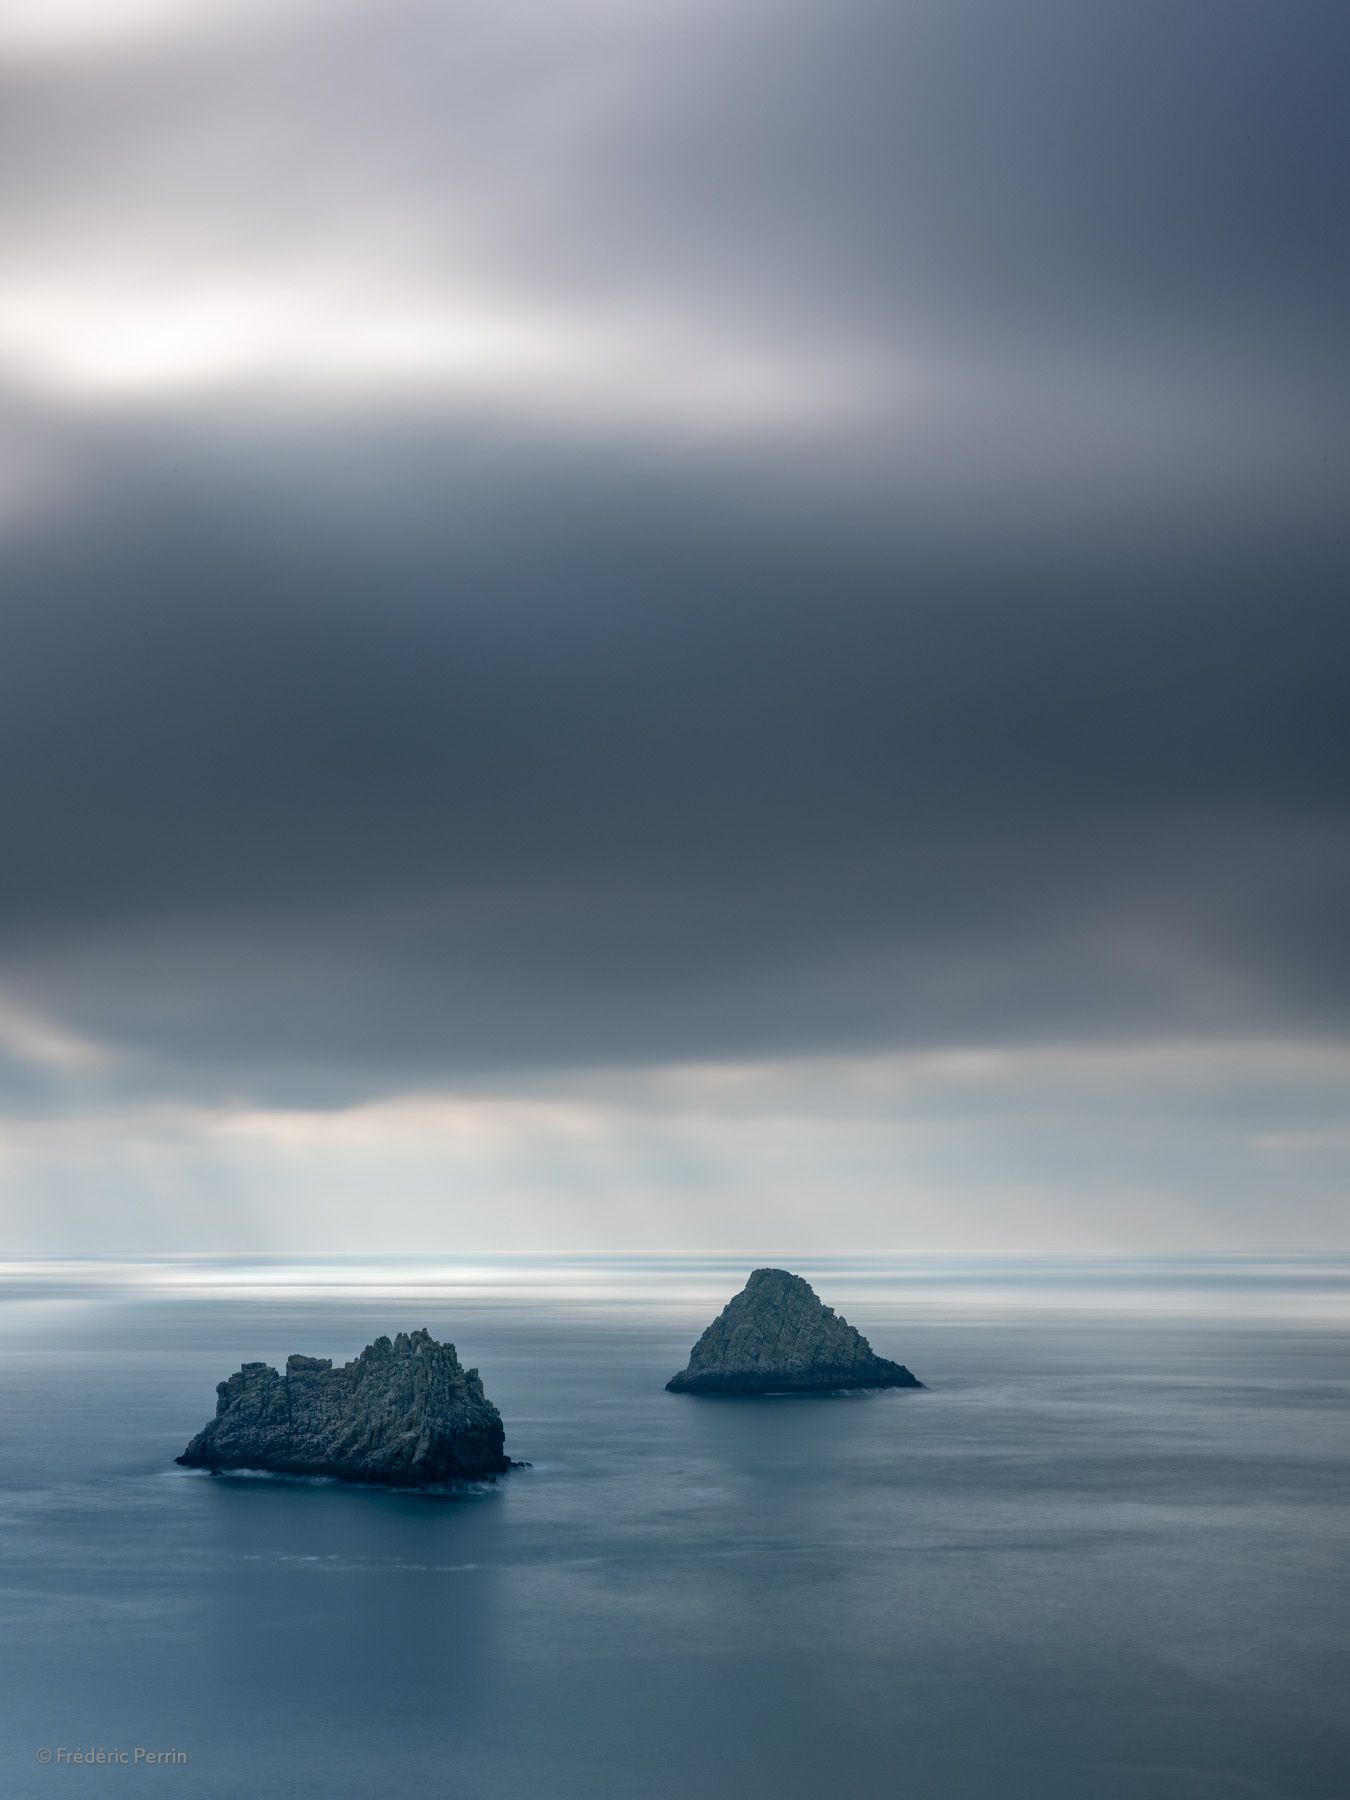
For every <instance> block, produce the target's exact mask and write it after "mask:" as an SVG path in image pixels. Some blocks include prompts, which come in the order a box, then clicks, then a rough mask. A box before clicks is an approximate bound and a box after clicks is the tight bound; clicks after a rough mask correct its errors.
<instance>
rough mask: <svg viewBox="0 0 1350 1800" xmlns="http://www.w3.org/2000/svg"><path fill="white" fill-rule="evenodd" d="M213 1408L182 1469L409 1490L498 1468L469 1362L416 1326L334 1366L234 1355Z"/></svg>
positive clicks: (494, 1419)
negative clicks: (281, 1366)
mask: <svg viewBox="0 0 1350 1800" xmlns="http://www.w3.org/2000/svg"><path fill="white" fill-rule="evenodd" d="M216 1394H217V1396H218V1398H217V1401H216V1416H215V1418H214V1419H213V1420H212V1421H211V1423H210V1424H209V1425H208V1426H207V1427H206V1429H205V1430H204V1431H200V1432H198V1434H197V1436H196V1437H195V1438H193V1440H192V1442H191V1443H190V1444H189V1445H188V1447H187V1449H186V1450H185V1451H184V1452H183V1454H182V1455H181V1456H180V1457H179V1458H178V1459H177V1460H178V1461H179V1462H180V1463H184V1464H186V1466H187V1467H188V1468H191V1469H270V1470H272V1471H273V1472H274V1473H277V1474H284V1475H337V1476H341V1477H342V1479H343V1480H345V1481H380V1482H389V1483H391V1484H393V1485H395V1486H398V1487H420V1486H424V1485H426V1484H428V1483H435V1482H443V1481H466V1480H478V1479H480V1478H481V1477H483V1476H485V1475H500V1474H501V1473H502V1472H503V1470H505V1469H508V1468H510V1466H511V1465H510V1462H509V1460H508V1458H507V1457H506V1455H505V1453H504V1452H503V1449H502V1443H503V1437H504V1433H503V1430H502V1417H501V1414H500V1413H499V1412H498V1411H497V1409H496V1407H495V1406H494V1405H493V1404H492V1402H491V1401H490V1400H489V1399H488V1398H487V1397H486V1395H485V1394H484V1393H483V1384H482V1382H481V1381H480V1380H479V1379H478V1371H477V1369H463V1368H461V1367H460V1362H459V1358H458V1357H457V1356H456V1355H455V1346H454V1345H453V1344H438V1343H437V1342H436V1340H435V1339H434V1338H433V1337H432V1336H431V1335H430V1333H429V1332H426V1331H414V1332H412V1333H411V1334H409V1333H408V1332H404V1331H401V1332H400V1333H399V1334H398V1336H397V1337H396V1338H395V1339H394V1341H393V1342H392V1343H390V1341H389V1339H388V1338H387V1337H380V1338H376V1340H375V1342H374V1343H373V1344H370V1345H368V1346H367V1348H366V1349H364V1350H363V1351H362V1352H361V1354H360V1355H359V1356H358V1357H357V1358H356V1360H355V1362H349V1363H347V1364H346V1365H345V1367H343V1368H340V1369H335V1368H334V1367H333V1364H332V1361H331V1359H330V1358H328V1357H319V1356H292V1357H289V1358H288V1359H287V1362H286V1373H285V1375H284V1376H282V1375H278V1374H277V1372H276V1370H275V1369H272V1368H269V1367H268V1365H267V1364H266V1363H245V1364H244V1366H243V1368H242V1369H240V1371H239V1373H238V1374H237V1375H231V1376H230V1378H229V1380H228V1381H222V1382H221V1383H220V1384H219V1385H218V1386H217V1388H216Z"/></svg>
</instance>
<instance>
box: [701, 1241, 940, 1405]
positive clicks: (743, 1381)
mask: <svg viewBox="0 0 1350 1800" xmlns="http://www.w3.org/2000/svg"><path fill="white" fill-rule="evenodd" d="M922 1386H923V1383H922V1382H921V1381H916V1380H915V1378H914V1376H913V1375H911V1374H910V1372H909V1370H908V1369H907V1368H905V1367H904V1365H903V1364H902V1363H893V1362H887V1361H886V1359H885V1357H883V1356H874V1355H873V1353H872V1346H871V1345H870V1344H869V1343H868V1341H867V1339H866V1338H865V1337H863V1335H862V1334H861V1332H858V1331H855V1330H854V1329H853V1327H852V1326H851V1325H849V1324H848V1323H846V1321H845V1320H843V1319H841V1318H840V1317H839V1315H838V1313H836V1312H835V1311H834V1309H833V1307H829V1306H826V1305H824V1303H823V1302H822V1301H821V1300H820V1299H818V1298H817V1295H816V1292H815V1290H814V1289H813V1288H812V1287H811V1286H810V1284H809V1283H808V1282H805V1281H803V1280H802V1278H801V1276H800V1275H790V1274H789V1273H788V1271H787V1270H786V1269H756V1270H755V1272H754V1274H753V1275H751V1277H750V1279H749V1281H747V1282H746V1284H745V1286H744V1287H743V1288H742V1289H741V1291H740V1293H739V1294H737V1295H736V1297H735V1299H733V1300H730V1301H728V1302H727V1304H726V1306H725V1307H723V1309H722V1311H721V1312H720V1313H719V1314H718V1315H717V1317H716V1318H715V1319H714V1320H713V1322H712V1324H711V1325H710V1326H709V1327H708V1329H707V1330H706V1331H705V1332H704V1334H703V1336H702V1337H701V1338H700V1339H699V1340H698V1342H697V1343H696V1344H695V1345H694V1348H693V1350H692V1352H691V1353H690V1357H689V1366H688V1368H687V1369H684V1370H682V1371H681V1373H680V1374H678V1375H676V1376H673V1377H672V1378H671V1380H669V1381H668V1382H667V1383H666V1387H667V1389H668V1390H669V1391H670V1392H671V1393H673V1394H804V1393H828V1392H830V1391H831V1390H837V1389H839V1388H892V1387H896V1388H919V1387H922Z"/></svg>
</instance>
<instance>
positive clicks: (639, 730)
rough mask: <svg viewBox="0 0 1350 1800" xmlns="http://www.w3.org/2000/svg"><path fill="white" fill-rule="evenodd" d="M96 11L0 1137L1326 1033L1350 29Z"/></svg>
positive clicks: (11, 635) (33, 455)
mask: <svg viewBox="0 0 1350 1800" xmlns="http://www.w3.org/2000/svg"><path fill="white" fill-rule="evenodd" d="M110 6H111V0H110ZM152 15H153V16H152ZM16 16H17V17H19V18H20V24H21V25H22V17H21V15H16ZM66 16H67V17H68V18H69V19H71V20H74V21H75V23H74V24H73V25H72V26H71V28H70V31H69V32H68V33H67V35H66V36H65V37H62V36H61V35H60V33H59V32H58V31H57V30H56V28H55V27H54V26H51V25H50V24H42V25H41V26H40V27H39V26H38V25H33V26H31V27H25V28H24V29H18V28H15V30H13V31H12V32H11V33H10V35H9V37H0V68H2V69H3V87H4V95H5V104H4V106H3V107H2V108H0V118H3V120H4V124H3V127H2V128H0V131H2V133H3V145H4V152H5V154H4V156H3V158H0V167H2V168H3V169H4V170H5V171H6V173H5V175H4V176H3V187H0V200H2V201H3V205H4V210H5V218H6V242H7V246H8V251H9V261H10V266H11V271H12V280H11V282H10V283H9V285H8V288H7V292H6V295H5V296H4V298H3V299H0V384H3V391H4V392H5V393H6V395H7V397H8V403H7V407H6V414H7V423H6V424H5V425H4V426H3V427H0V517H3V519H4V521H5V526H6V529H5V544H4V567H5V577H4V579H5V594H6V598H5V601H4V604H3V608H2V609H0V769H3V771H4V774H3V778H0V804H2V806H3V829H4V842H5V845H6V863H7V867H6V878H5V881H4V884H3V887H2V888H0V993H2V994H3V995H4V996H6V1002H7V1004H9V1005H11V1006H12V1007H14V1008H17V1009H19V1010H18V1014H17V1015H16V1016H19V1017H21V1019H22V1020H24V1021H28V1022H29V1023H27V1024H24V1025H23V1027H22V1029H20V1028H19V1027H15V1028H14V1030H13V1031H11V1033H10V1037H9V1039H6V1038H5V1034H4V1031H3V1030H0V1070H2V1071H5V1072H4V1077H3V1080H0V1091H3V1093H4V1094H5V1095H6V1096H7V1102H6V1103H7V1104H8V1105H9V1107H10V1108H11V1110H17V1111H18V1112H32V1111H34V1110H36V1111H37V1112H41V1111H43V1110H44V1109H45V1108H47V1107H49V1106H51V1105H53V1104H59V1105H69V1104H70V1101H69V1094H68V1089H67V1087H66V1086H65V1085H63V1084H64V1083H65V1082H66V1080H67V1077H68V1075H69V1066H73V1065H71V1064H70V1058H69V1057H67V1058H66V1061H65V1062H63V1061H62V1053H61V1052H60V1046H59V1043H58V1044H57V1048H56V1050H55V1051H53V1050H52V1048H51V1043H50V1042H49V1043H48V1051H47V1052H44V1051H43V1050H42V1049H41V1045H40V1044H39V1046H38V1049H37V1050H36V1051H34V1048H33V1046H34V1043H35V1042H37V1040H35V1039H33V1037H32V1032H33V1031H35V1030H48V1031H55V1032H57V1033H60V1032H67V1033H70V1034H73V1037H74V1038H75V1039H76V1040H78V1041H80V1042H84V1041H87V1042H88V1043H89V1044H91V1045H94V1046H106V1047H108V1049H109V1051H110V1052H111V1053H112V1061H111V1062H110V1063H109V1065H108V1068H107V1069H106V1070H105V1071H104V1072H103V1073H102V1074H101V1075H100V1077H99V1080H100V1083H101V1086H100V1092H101V1093H102V1094H103V1095H104V1096H105V1097H107V1096H109V1095H111V1096H113V1097H114V1098H115V1100H116V1103H117V1104H133V1103H139V1102H145V1101H147V1100H160V1099H165V1098H174V1099H176V1100H183V1101H192V1102H194V1103H197V1102H201V1103H207V1104H213V1103H217V1102H219V1101H221V1100H222V1099H223V1098H225V1097H231V1098H240V1097H242V1098H244V1099H247V1100H248V1101H250V1102H256V1103H257V1104H259V1105H262V1106H267V1105H281V1106H306V1105H319V1106H328V1105H349V1104H353V1103H356V1102H358V1101H361V1100H365V1099H369V1098H372V1097H374V1096H378V1095H382V1094H396V1093H399V1092H403V1091H407V1090H408V1089H410V1088H424V1087H428V1086H434V1085H436V1084H438V1083H444V1082H446V1081H454V1082H459V1083H466V1082H467V1083H474V1082H482V1081H485V1080H498V1079H506V1078H509V1079H513V1080H514V1079H517V1078H519V1077H521V1076H523V1075H524V1074H526V1073H529V1074H530V1079H534V1078H535V1076H536V1075H537V1074H538V1072H539V1071H547V1070H549V1069H554V1070H560V1069H564V1068H576V1067H583V1066H604V1065H619V1064H623V1063H626V1062H631V1061H638V1062H642V1063H650V1064H662V1063H670V1062H684V1061H698V1060H700V1059H713V1060H727V1059H735V1058H762V1057H799V1056H817V1055H822V1054H831V1053H833V1054H840V1055H845V1054H853V1053H856V1052H872V1053H882V1052H889V1051H894V1050H902V1051H906V1052H913V1051H921V1050H924V1049H925V1048H933V1047H938V1046H957V1045H968V1044H979V1045H991V1044H1003V1045H1026V1046H1030V1045H1037V1044H1067V1043H1080V1044H1084V1045H1098V1046H1100V1045H1106V1044H1112V1043H1122V1042H1136V1041H1145V1042H1151V1043H1155V1044H1156V1043H1166V1042H1168V1041H1177V1042H1182V1041H1185V1042H1192V1041H1195V1040H1205V1041H1209V1042H1217V1041H1221V1040H1230V1041H1262V1042H1271V1041H1276V1040H1286V1041H1287V1040H1302V1041H1320V1042H1328V1041H1330V1042H1336V1041H1341V1040H1343V1038H1344V1035H1345V1031H1346V1026H1347V1006H1348V1003H1350V986H1348V984H1347V974H1348V973H1350V971H1348V970H1347V961H1346V952H1345V942H1344V929H1343V921H1344V918H1345V916H1346V905H1347V901H1348V900H1350V892H1347V889H1348V888H1350V840H1348V839H1347V833H1346V829H1345V819H1346V802H1347V798H1348V797H1350V796H1347V772H1348V771H1350V756H1348V755H1347V750H1348V748H1350V746H1348V744H1347V731H1348V730H1350V727H1348V726H1347V719H1348V718H1350V713H1348V712H1347V707H1346V699H1347V695H1346V685H1347V684H1346V670H1347V667H1348V666H1350V660H1348V653H1350V642H1347V638H1348V637H1350V620H1348V618H1347V612H1346V609H1345V606H1344V583H1345V577H1346V572H1347V556H1346V550H1347V546H1346V542H1345V530H1344V521H1343V503H1342V496H1341V491H1340V490H1341V484H1342V470H1343V466H1344V465H1343V463H1342V461H1341V460H1340V458H1342V457H1343V455H1344V452H1345V449H1346V445H1345V442H1344V434H1343V430H1342V417H1343V405H1342V403H1343V399H1344V394H1345V377H1346V374H1347V355H1346V345H1345V339H1344V331H1343V323H1344V318H1345V317H1346V306H1347V301H1350V292H1347V289H1348V288H1350V281H1348V280H1347V275H1348V273H1350V270H1348V269H1347V240H1346V234H1345V232H1344V229H1343V221H1342V218H1341V211H1342V207H1341V197H1340V192H1339V189H1340V185H1341V182H1342V180H1343V174H1342V172H1343V170H1344V168H1345V166H1346V162H1347V151H1350V143H1347V138H1348V137H1350V126H1348V125H1347V118H1346V113H1345V109H1344V107H1343V105H1342V104H1341V96H1340V93H1339V87H1340V76H1339V71H1340V70H1341V69H1342V68H1343V67H1344V59H1345V53H1346V51H1347V49H1350V41H1348V40H1350V26H1348V25H1347V22H1346V15H1345V13H1344V9H1343V8H1341V7H1337V6H1331V5H1326V6H1320V5H1315V4H1299V5H1294V6H1292V7H1289V8H1282V9H1279V11H1278V12H1276V10H1274V9H1271V8H1269V7H1266V6H1256V5H1251V6H1248V5H1242V4H1239V5H1236V6H1235V5H1232V4H1224V5H1222V6H1220V5H1218V4H1217V3H1216V0H1205V3H1204V4H1187V3H1183V4H1180V5H1176V4H1173V5H1168V6H1166V7H1163V6H1158V7H1153V6H1145V7H1143V8H1139V7H1129V8H1127V7H1123V6H1119V7H1108V8H1105V9H1103V8H1100V7H1099V8H1090V9H1084V8H1082V7H1080V6H1074V5H1070V4H1066V3H1063V0H1053V3H1051V0H1046V3H1039V4H1033V5H1029V6H1022V7H1018V8H1008V7H1006V6H1001V5H994V4H981V3H978V0H965V3H963V4H956V5H944V6H941V7H938V6H928V5H896V4H894V0H886V3H885V4H881V3H877V4H855V5H849V6H845V7H844V8H842V9H838V8H836V9H822V8H819V7H814V6H807V5H805V4H801V5H798V4H795V3H789V4H777V5H774V6H772V7H770V6H768V5H763V4H758V3H756V0H745V3H743V4H739V5H737V6H734V7H731V8H727V7H725V6H722V7H713V6H711V5H707V6H705V5H702V4H694V5H692V6H690V5H686V6H680V7H676V6H673V5H664V4H658V5H652V6H641V7H618V6H613V5H609V4H605V3H603V0H574V3H573V4H569V5H565V6H561V7H559V6H556V5H555V6H552V7H542V6H536V5H534V4H532V3H531V4H525V3H524V0H520V3H518V4H512V5H505V6H502V7H494V8H492V9H486V10H485V9H482V8H467V7H464V8H461V7H457V6H452V7H446V6H440V5H435V6H433V5H430V4H417V3H414V0H402V3H401V4H397V5H392V6H391V5H387V4H386V5H382V6H380V7H378V8H376V7H374V6H370V5H364V4H346V5H342V6H334V7H328V8H323V9H315V8H311V7H308V6H304V5H294V6H290V7H285V8H281V9H277V10H275V11H267V12H264V11H261V10H259V11H250V10H249V9H243V10H242V11H235V10H227V9H225V8H219V9H217V8H214V7H213V6H211V5H208V4H202V5H198V6H187V5H184V6H181V7H175V6H170V5H165V6H164V7H162V8H159V9H154V8H150V9H148V10H147V9H145V8H135V7H132V6H131V5H130V3H129V0H128V4H127V6H126V7H125V8H124V9H123V10H122V12H120V13H119V11H118V9H117V8H116V7H112V8H111V10H109V9H108V8H105V9H103V11H102V13H101V14H98V15H97V16H96V14H95V12H93V11H91V12H90V13H89V14H88V15H87V16H84V15H82V13H81V9H80V8H79V7H78V6H75V5H73V4H72V6H71V7H70V8H69V9H68V13H67V15H66ZM82 16H83V17H84V23H83V25H81V24H80V21H81V18H82ZM34 17H35V18H36V17H37V15H36V14H35V15H34ZM119 20H120V24H121V27H123V28H124V29H120V30H114V29H113V22H116V21H119ZM25 31H27V35H25ZM32 1021H38V1022H39V1024H38V1025H34V1024H32ZM2 1025H3V1017H0V1026H2ZM25 1032H27V1033H28V1036H25V1035H24V1033H25ZM6 1043H8V1044H9V1052H10V1053H9V1056H8V1061H7V1062H5V1060H4V1057H3V1048H2V1047H3V1046H4V1045H5V1044H6ZM48 1052H50V1053H48ZM75 1061H76V1062H78V1056H77V1057H76V1058H75ZM54 1068H57V1069H59V1070H61V1071H62V1072H63V1073H62V1076H61V1081H59V1082H58V1083H57V1085H56V1087H55V1088H53V1085H52V1081H53V1076H52V1071H53V1069H54ZM82 1078H83V1077H82Z"/></svg>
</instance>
